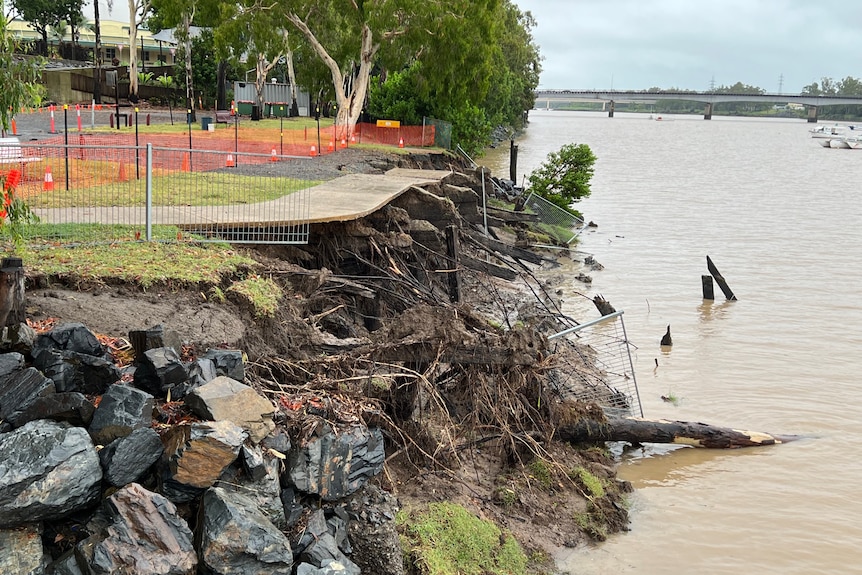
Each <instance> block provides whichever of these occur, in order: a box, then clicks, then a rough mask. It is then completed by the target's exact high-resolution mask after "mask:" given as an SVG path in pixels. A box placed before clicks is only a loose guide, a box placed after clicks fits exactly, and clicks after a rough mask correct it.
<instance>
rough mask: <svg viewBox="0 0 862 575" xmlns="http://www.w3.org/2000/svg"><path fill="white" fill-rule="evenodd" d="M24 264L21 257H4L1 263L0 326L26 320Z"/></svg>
mask: <svg viewBox="0 0 862 575" xmlns="http://www.w3.org/2000/svg"><path fill="white" fill-rule="evenodd" d="M26 319H27V317H26V311H25V309H24V266H23V263H22V261H21V258H16V257H9V258H3V260H2V263H0V327H5V326H9V325H17V324H19V323H23V322H24V321H26Z"/></svg>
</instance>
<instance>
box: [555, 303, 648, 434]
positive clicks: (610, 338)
mask: <svg viewBox="0 0 862 575" xmlns="http://www.w3.org/2000/svg"><path fill="white" fill-rule="evenodd" d="M548 339H549V340H551V342H553V343H554V345H555V346H556V349H555V352H556V353H557V356H558V357H560V358H562V359H561V360H560V361H561V365H560V366H559V367H558V369H557V370H556V372H555V374H554V380H553V381H554V385H555V388H556V390H557V392H558V393H560V395H561V396H562V397H563V398H565V399H578V400H582V401H590V402H595V403H597V404H599V405H600V406H601V407H602V408H603V409H604V410H605V411H606V412H608V413H612V414H615V415H630V416H635V417H643V407H642V406H641V401H640V394H639V392H638V386H637V379H636V378H635V370H634V364H633V362H632V357H631V349H630V346H631V344H630V343H629V340H628V336H627V335H626V326H625V322H624V321H623V312H622V311H618V312H616V313H613V314H610V315H606V316H604V317H602V318H599V319H598V320H596V321H592V322H589V323H585V324H581V325H578V326H576V327H573V328H571V329H567V330H565V331H562V332H560V333H557V334H554V335H552V336H550V337H549V338H548Z"/></svg>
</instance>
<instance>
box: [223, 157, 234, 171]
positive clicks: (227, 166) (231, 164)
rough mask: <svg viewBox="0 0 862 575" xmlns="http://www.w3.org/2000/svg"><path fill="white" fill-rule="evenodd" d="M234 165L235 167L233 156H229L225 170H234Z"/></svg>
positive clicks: (225, 162)
mask: <svg viewBox="0 0 862 575" xmlns="http://www.w3.org/2000/svg"><path fill="white" fill-rule="evenodd" d="M233 165H234V164H233V154H228V155H227V159H226V160H225V161H224V167H225V168H232V167H233Z"/></svg>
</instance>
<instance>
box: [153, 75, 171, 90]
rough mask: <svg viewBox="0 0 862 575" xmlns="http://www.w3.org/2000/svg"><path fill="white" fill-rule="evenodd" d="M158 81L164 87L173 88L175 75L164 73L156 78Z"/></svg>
mask: <svg viewBox="0 0 862 575" xmlns="http://www.w3.org/2000/svg"><path fill="white" fill-rule="evenodd" d="M156 82H157V83H158V85H159V86H161V87H162V88H173V87H174V77H173V76H168V75H167V74H162V75H161V76H159V77H158V78H156Z"/></svg>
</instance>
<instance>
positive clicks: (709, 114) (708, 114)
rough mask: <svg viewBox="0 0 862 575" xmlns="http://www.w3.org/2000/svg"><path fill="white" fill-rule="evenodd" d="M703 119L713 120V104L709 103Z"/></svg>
mask: <svg viewBox="0 0 862 575" xmlns="http://www.w3.org/2000/svg"><path fill="white" fill-rule="evenodd" d="M703 119H704V120H712V102H707V103H706V107H705V108H704V110H703Z"/></svg>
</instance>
